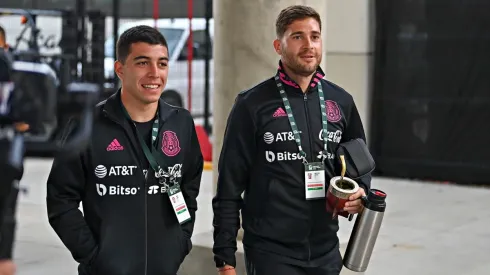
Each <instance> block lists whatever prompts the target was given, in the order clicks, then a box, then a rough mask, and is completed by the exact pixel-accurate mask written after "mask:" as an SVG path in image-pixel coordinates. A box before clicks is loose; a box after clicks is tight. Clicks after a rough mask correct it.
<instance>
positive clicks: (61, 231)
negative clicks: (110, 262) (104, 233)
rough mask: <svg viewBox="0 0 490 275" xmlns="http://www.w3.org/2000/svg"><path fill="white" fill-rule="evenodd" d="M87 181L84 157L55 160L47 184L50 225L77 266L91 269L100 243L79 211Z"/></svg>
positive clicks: (79, 155)
mask: <svg viewBox="0 0 490 275" xmlns="http://www.w3.org/2000/svg"><path fill="white" fill-rule="evenodd" d="M69 126H70V125H69ZM69 126H68V127H69ZM86 180H87V173H86V167H84V155H83V153H82V154H78V155H77V156H75V157H70V158H68V157H64V158H55V159H54V161H53V165H52V167H51V171H50V174H49V176H48V181H47V194H46V205H47V212H48V219H49V224H50V225H51V227H52V228H53V229H54V231H55V232H56V234H57V235H58V237H59V238H60V239H61V241H62V242H63V244H64V245H65V246H66V247H67V248H68V250H69V251H70V252H71V254H72V256H73V258H74V259H75V260H76V261H77V262H79V263H82V264H87V265H88V264H90V261H91V259H92V258H93V256H94V255H95V253H96V252H97V243H96V241H95V239H94V236H93V234H92V231H91V230H90V228H89V227H88V225H87V223H86V222H85V219H84V217H83V214H82V212H81V211H80V210H79V209H78V207H79V205H80V201H81V200H82V198H83V197H84V188H85V182H86Z"/></svg>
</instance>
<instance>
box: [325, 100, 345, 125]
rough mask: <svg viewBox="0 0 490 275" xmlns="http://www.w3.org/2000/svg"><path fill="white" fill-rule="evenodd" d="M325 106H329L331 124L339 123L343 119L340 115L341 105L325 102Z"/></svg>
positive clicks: (329, 101)
mask: <svg viewBox="0 0 490 275" xmlns="http://www.w3.org/2000/svg"><path fill="white" fill-rule="evenodd" d="M325 104H326V105H327V119H328V121H330V122H338V121H340V119H341V118H342V115H341V114H340V108H339V105H337V102H335V101H332V100H325Z"/></svg>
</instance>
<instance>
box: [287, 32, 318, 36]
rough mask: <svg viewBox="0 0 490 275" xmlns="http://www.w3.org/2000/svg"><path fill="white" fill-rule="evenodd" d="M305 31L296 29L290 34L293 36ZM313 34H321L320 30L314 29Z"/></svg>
mask: <svg viewBox="0 0 490 275" xmlns="http://www.w3.org/2000/svg"><path fill="white" fill-rule="evenodd" d="M304 33H305V32H303V31H296V32H293V33H291V34H290V36H293V35H298V34H304ZM312 33H313V34H321V33H320V32H319V31H312Z"/></svg>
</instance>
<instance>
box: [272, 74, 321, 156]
mask: <svg viewBox="0 0 490 275" xmlns="http://www.w3.org/2000/svg"><path fill="white" fill-rule="evenodd" d="M275 80H276V85H277V88H278V89H279V93H280V94H281V97H282V101H283V102H284V108H285V109H286V113H287V114H288V119H289V124H290V125H291V129H292V130H293V134H294V140H295V141H296V144H297V145H298V149H299V154H300V157H301V158H302V159H303V162H304V163H308V161H307V160H306V153H305V151H303V147H302V146H301V137H300V135H299V131H298V125H297V124H296V120H295V119H294V116H293V111H292V110H291V104H289V100H288V97H287V95H286V91H284V87H283V85H282V82H281V80H280V79H279V76H278V75H276V77H275ZM318 98H319V99H320V110H321V113H322V126H323V132H322V137H323V151H322V152H320V154H321V156H319V158H320V157H321V158H322V162H323V161H325V158H326V157H327V142H328V133H327V113H326V108H325V97H324V96H323V89H322V83H321V82H320V81H319V82H318Z"/></svg>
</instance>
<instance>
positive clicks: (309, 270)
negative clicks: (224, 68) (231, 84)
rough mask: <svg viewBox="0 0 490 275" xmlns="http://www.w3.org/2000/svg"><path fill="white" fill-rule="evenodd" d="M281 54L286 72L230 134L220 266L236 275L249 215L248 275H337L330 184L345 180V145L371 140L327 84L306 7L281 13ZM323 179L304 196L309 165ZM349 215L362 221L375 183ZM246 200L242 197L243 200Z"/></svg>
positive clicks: (349, 105) (239, 113)
mask: <svg viewBox="0 0 490 275" xmlns="http://www.w3.org/2000/svg"><path fill="white" fill-rule="evenodd" d="M276 33H277V38H276V40H274V49H275V51H276V53H277V54H279V55H280V61H279V68H278V70H277V74H276V75H275V77H271V78H269V79H267V80H265V81H264V82H262V83H260V84H258V85H257V86H255V87H253V88H251V89H249V90H247V91H244V92H241V93H240V94H239V95H238V96H237V98H236V101H235V104H234V106H233V108H232V111H231V113H230V116H229V118H228V123H227V128H226V132H225V136H224V142H223V147H222V151H221V156H220V162H219V176H218V187H217V194H216V196H215V198H214V199H213V209H214V214H215V216H214V222H213V224H214V228H215V230H214V247H213V251H214V255H215V256H214V258H215V262H216V266H217V268H218V271H219V273H220V274H221V275H234V274H236V273H235V270H234V267H235V265H236V260H235V252H236V250H237V247H236V246H237V243H236V237H237V232H238V229H239V227H240V219H239V211H240V210H241V211H242V218H243V220H242V224H243V229H244V236H243V245H244V249H245V258H246V259H245V260H246V269H247V273H248V274H249V275H270V274H287V275H338V274H340V271H341V269H342V258H341V254H340V251H339V240H338V237H337V231H338V229H339V225H338V219H337V218H334V219H332V214H331V213H328V212H327V210H326V209H327V207H326V199H325V194H326V190H327V189H328V183H329V180H330V179H331V178H332V177H334V176H338V175H339V174H340V163H339V162H340V161H339V160H338V159H337V158H336V157H335V152H336V151H337V148H338V146H339V143H342V142H345V141H349V140H351V139H355V138H362V139H365V135H364V130H363V126H362V123H361V119H360V117H359V113H358V111H357V108H356V105H355V103H354V100H353V98H352V96H351V95H350V94H348V93H347V92H346V91H345V90H343V89H342V88H340V87H339V86H337V85H335V84H333V83H332V82H330V81H327V80H324V79H323V77H324V73H323V71H322V69H321V68H320V66H319V65H320V62H321V60H322V51H323V49H322V38H321V20H320V16H319V14H318V13H317V12H316V11H315V10H314V9H312V8H310V7H307V6H299V5H297V6H291V7H288V8H286V9H284V10H282V11H281V12H280V14H279V16H278V18H277V21H276ZM306 164H315V166H317V167H319V169H318V170H315V171H317V172H321V173H318V174H319V175H322V173H323V172H324V175H325V176H324V177H321V178H320V177H319V179H318V180H317V181H315V186H316V188H307V185H306V181H307V179H308V175H311V174H312V173H313V170H309V169H310V168H308V167H310V165H306ZM358 182H359V184H360V186H361V187H363V188H360V191H359V192H357V193H356V194H354V195H352V196H351V197H350V198H349V199H350V201H349V202H347V204H346V207H345V209H344V211H345V212H344V213H351V214H355V213H359V212H360V211H361V209H362V205H361V200H360V198H361V196H363V195H364V194H365V190H367V189H368V188H369V187H370V176H367V177H365V178H362V179H361V180H359V181H358ZM243 192H245V195H244V199H242V193H243Z"/></svg>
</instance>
